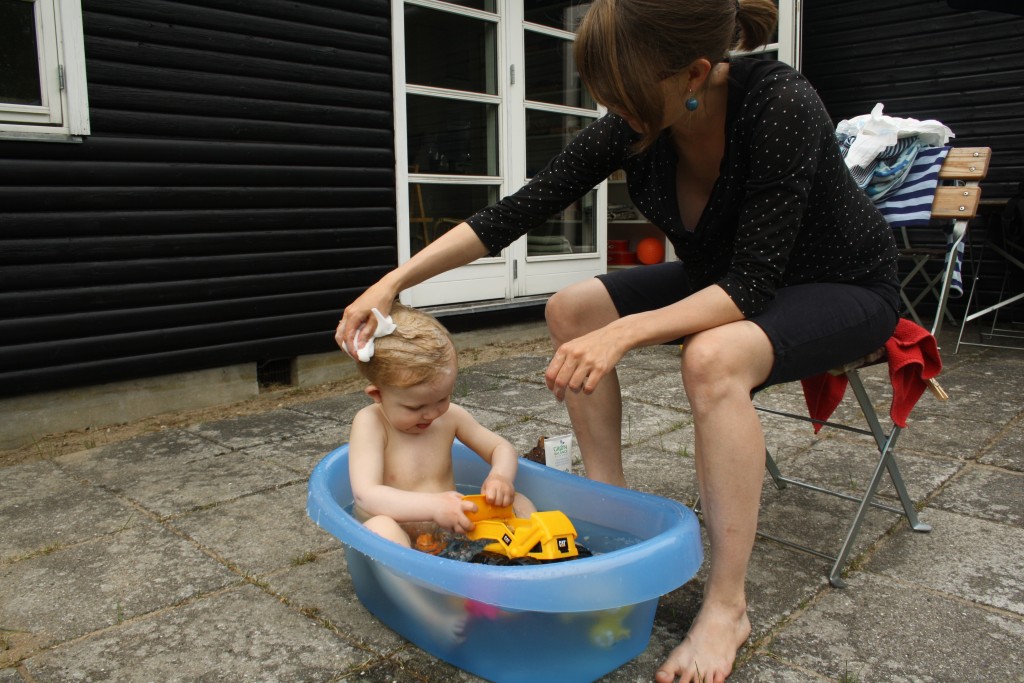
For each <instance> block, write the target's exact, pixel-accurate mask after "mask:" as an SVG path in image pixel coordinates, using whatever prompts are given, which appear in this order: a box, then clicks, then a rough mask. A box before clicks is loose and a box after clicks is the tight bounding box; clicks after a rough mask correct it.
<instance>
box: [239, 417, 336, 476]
mask: <svg viewBox="0 0 1024 683" xmlns="http://www.w3.org/2000/svg"><path fill="white" fill-rule="evenodd" d="M348 434H349V425H345V426H344V427H341V426H339V428H338V429H337V430H334V429H324V430H322V431H319V432H313V433H312V434H302V435H300V436H297V437H295V438H294V439H289V440H287V441H282V442H279V443H265V444H260V445H259V446H253V447H252V448H247V449H246V450H245V451H243V453H244V454H245V455H247V456H249V457H252V458H257V459H265V460H267V461H268V462H272V463H274V464H275V465H277V466H279V467H283V468H285V469H287V470H289V471H291V472H295V473H296V474H300V475H303V476H304V477H308V476H309V475H310V473H312V471H313V468H314V467H316V466H317V464H318V463H319V462H320V461H321V460H323V458H324V456H325V455H327V454H328V453H330V452H331V451H333V450H334V449H335V448H337V447H338V446H340V445H342V444H344V443H347V442H348Z"/></svg>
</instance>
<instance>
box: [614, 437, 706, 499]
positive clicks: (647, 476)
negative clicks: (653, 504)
mask: <svg viewBox="0 0 1024 683" xmlns="http://www.w3.org/2000/svg"><path fill="white" fill-rule="evenodd" d="M654 440H656V439H654ZM652 441H653V440H652ZM691 448H692V446H691ZM622 462H623V469H624V470H625V473H626V483H627V484H629V487H630V488H631V489H634V490H636V491H643V492H644V493H653V494H655V495H660V496H665V497H667V498H672V499H674V500H678V501H682V502H684V503H685V504H687V505H692V504H693V503H694V502H695V501H696V499H697V472H696V468H695V464H694V460H693V456H692V455H682V454H681V453H679V452H671V451H666V450H660V449H654V448H652V447H651V441H647V442H644V443H643V444H640V445H638V446H632V447H627V448H625V449H623V451H622Z"/></svg>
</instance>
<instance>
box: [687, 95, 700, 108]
mask: <svg viewBox="0 0 1024 683" xmlns="http://www.w3.org/2000/svg"><path fill="white" fill-rule="evenodd" d="M683 105H684V106H685V107H686V111H697V107H699V106H700V102H698V101H697V98H696V97H694V96H693V95H690V97H689V98H687V100H686V102H684V103H683Z"/></svg>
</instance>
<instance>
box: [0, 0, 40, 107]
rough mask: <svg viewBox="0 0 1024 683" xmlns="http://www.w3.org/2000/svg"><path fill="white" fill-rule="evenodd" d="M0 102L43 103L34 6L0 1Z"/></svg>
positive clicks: (21, 2)
mask: <svg viewBox="0 0 1024 683" xmlns="http://www.w3.org/2000/svg"><path fill="white" fill-rule="evenodd" d="M0 102H6V103H9V104H29V105H42V104H43V100H42V94H41V90H40V85H39V57H38V52H37V50H36V20H35V3H31V2H24V0H0Z"/></svg>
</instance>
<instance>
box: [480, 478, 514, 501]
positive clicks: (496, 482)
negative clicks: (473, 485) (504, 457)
mask: <svg viewBox="0 0 1024 683" xmlns="http://www.w3.org/2000/svg"><path fill="white" fill-rule="evenodd" d="M480 492H481V493H483V494H484V499H485V500H486V501H487V502H488V503H490V504H491V505H511V504H512V501H513V500H515V498H516V489H515V487H514V486H513V485H512V481H511V480H510V479H507V478H505V477H503V476H501V475H500V474H493V473H492V474H490V475H488V477H487V479H485V480H484V484H483V486H481V487H480Z"/></svg>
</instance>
